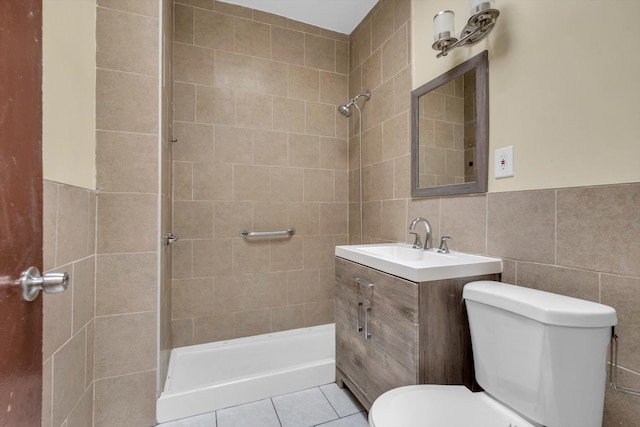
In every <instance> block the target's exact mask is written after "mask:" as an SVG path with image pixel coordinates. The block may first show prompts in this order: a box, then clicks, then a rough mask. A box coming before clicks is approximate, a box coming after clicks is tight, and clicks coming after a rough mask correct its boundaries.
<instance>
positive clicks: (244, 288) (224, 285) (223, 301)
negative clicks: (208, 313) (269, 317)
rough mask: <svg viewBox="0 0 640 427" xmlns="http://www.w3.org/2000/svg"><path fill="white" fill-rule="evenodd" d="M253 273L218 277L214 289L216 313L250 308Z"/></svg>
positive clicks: (227, 312)
mask: <svg viewBox="0 0 640 427" xmlns="http://www.w3.org/2000/svg"><path fill="white" fill-rule="evenodd" d="M252 279H253V275H251V274H245V273H240V274H235V275H232V276H223V277H216V279H215V286H214V289H213V303H214V309H213V312H214V313H215V314H216V315H222V314H231V313H234V312H241V311H247V310H249V294H250V291H251V280H252Z"/></svg>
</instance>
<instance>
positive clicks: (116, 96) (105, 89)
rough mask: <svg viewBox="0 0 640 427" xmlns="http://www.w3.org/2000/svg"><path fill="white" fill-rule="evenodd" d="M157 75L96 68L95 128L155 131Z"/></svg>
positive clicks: (140, 131)
mask: <svg viewBox="0 0 640 427" xmlns="http://www.w3.org/2000/svg"><path fill="white" fill-rule="evenodd" d="M157 87H158V78H157V77H155V76H154V77H151V76H143V75H139V74H129V73H123V72H119V71H109V70H103V69H98V70H96V129H98V130H101V129H102V130H119V131H123V132H139V133H150V134H155V133H157V132H158V101H157V96H156V91H157Z"/></svg>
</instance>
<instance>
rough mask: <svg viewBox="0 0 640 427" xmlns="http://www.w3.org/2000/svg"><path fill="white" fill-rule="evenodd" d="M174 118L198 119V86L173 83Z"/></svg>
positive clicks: (187, 120)
mask: <svg viewBox="0 0 640 427" xmlns="http://www.w3.org/2000/svg"><path fill="white" fill-rule="evenodd" d="M173 119H174V120H181V121H185V122H195V121H196V87H195V85H192V84H188V83H179V82H174V83H173Z"/></svg>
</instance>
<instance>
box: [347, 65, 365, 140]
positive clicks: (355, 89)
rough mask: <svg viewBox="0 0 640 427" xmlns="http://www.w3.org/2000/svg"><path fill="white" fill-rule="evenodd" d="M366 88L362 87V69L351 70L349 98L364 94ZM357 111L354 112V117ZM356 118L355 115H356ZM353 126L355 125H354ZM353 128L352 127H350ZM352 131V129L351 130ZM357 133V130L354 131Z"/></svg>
mask: <svg viewBox="0 0 640 427" xmlns="http://www.w3.org/2000/svg"><path fill="white" fill-rule="evenodd" d="M367 89H368V88H363V87H362V67H358V68H356V69H355V70H351V72H350V73H349V98H353V97H354V96H356V95H357V94H359V93H362V92H365V91H366V90H367ZM357 112H358V111H357V110H356V111H354V112H353V113H354V115H355V114H356V113H357ZM356 117H357V115H356ZM354 126H355V123H354ZM352 128H353V127H352ZM352 130H353V129H352ZM356 131H357V129H356ZM353 134H354V133H353V132H351V133H350V136H353Z"/></svg>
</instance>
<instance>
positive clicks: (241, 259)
mask: <svg viewBox="0 0 640 427" xmlns="http://www.w3.org/2000/svg"><path fill="white" fill-rule="evenodd" d="M232 245H233V249H232V251H233V274H245V273H263V272H267V271H269V269H270V266H269V243H268V242H257V241H256V242H248V241H245V240H244V239H240V240H234V241H233V242H232Z"/></svg>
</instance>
